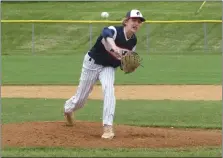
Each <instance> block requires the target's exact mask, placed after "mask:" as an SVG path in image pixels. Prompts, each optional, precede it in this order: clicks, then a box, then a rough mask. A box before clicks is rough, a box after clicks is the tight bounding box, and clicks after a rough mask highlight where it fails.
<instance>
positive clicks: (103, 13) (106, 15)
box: [101, 12, 109, 18]
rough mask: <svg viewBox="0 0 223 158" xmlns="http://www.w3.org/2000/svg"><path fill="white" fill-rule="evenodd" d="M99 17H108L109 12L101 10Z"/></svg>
mask: <svg viewBox="0 0 223 158" xmlns="http://www.w3.org/2000/svg"><path fill="white" fill-rule="evenodd" d="M101 17H102V18H108V17H109V13H108V12H102V13H101Z"/></svg>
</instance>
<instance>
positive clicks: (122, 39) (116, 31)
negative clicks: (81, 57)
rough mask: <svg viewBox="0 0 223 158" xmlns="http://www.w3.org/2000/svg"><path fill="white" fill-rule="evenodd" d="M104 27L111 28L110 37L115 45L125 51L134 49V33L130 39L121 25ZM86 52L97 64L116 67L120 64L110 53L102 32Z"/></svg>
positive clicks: (135, 40)
mask: <svg viewBox="0 0 223 158" xmlns="http://www.w3.org/2000/svg"><path fill="white" fill-rule="evenodd" d="M105 29H111V30H112V38H113V39H114V41H115V44H116V46H117V47H119V48H121V49H123V50H127V51H132V50H135V48H136V44H137V38H136V35H135V34H134V35H133V36H132V37H131V38H130V39H127V37H126V35H125V33H124V27H123V26H109V27H106V28H105ZM88 54H89V55H90V57H91V58H93V59H94V60H95V63H96V64H99V65H103V66H112V67H114V68H116V67H118V66H120V64H121V63H120V60H118V59H116V58H115V57H113V56H112V55H111V53H110V48H109V46H107V45H106V43H105V39H104V37H103V35H102V34H101V35H100V36H99V37H98V38H97V41H96V43H95V44H94V46H93V47H92V48H91V49H90V51H89V53H88Z"/></svg>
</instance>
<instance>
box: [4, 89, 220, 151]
mask: <svg viewBox="0 0 223 158" xmlns="http://www.w3.org/2000/svg"><path fill="white" fill-rule="evenodd" d="M76 88H77V87H75V86H2V98H18V97H20V98H63V99H68V98H69V97H71V96H72V95H73V94H74V93H75V91H76ZM115 90H116V98H117V99H134V100H135V99H146V100H163V99H170V100H221V99H222V89H221V86H220V85H216V86H210V85H187V86H186V85H181V86H180V85H174V86H171V85H142V86H116V89H115ZM89 99H102V91H101V87H100V86H96V87H95V88H94V90H93V92H92V93H91V95H90V97H89ZM148 115H149V112H148ZM61 117H62V118H61V119H63V116H61ZM15 131H16V132H15ZM115 132H116V137H115V139H113V140H111V141H105V140H102V139H101V138H100V136H101V134H102V127H101V123H100V122H84V121H76V123H75V125H74V126H73V127H67V126H65V125H64V122H63V121H61V122H26V123H17V124H15V123H12V124H3V125H2V146H3V147H5V146H18V147H28V146H29V147H31V146H49V147H52V146H61V147H90V148H118V147H121V148H125V147H126V148H161V147H168V148H170V147H191V146H200V147H204V146H221V142H222V133H221V130H204V129H176V128H152V127H135V126H127V125H115Z"/></svg>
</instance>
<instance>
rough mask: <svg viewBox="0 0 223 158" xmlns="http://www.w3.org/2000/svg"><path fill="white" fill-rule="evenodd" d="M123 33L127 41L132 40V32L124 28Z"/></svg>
mask: <svg viewBox="0 0 223 158" xmlns="http://www.w3.org/2000/svg"><path fill="white" fill-rule="evenodd" d="M124 32H125V35H126V38H128V39H130V38H132V36H133V34H134V33H133V32H132V31H130V30H128V29H126V28H124Z"/></svg>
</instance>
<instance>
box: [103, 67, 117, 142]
mask: <svg viewBox="0 0 223 158" xmlns="http://www.w3.org/2000/svg"><path fill="white" fill-rule="evenodd" d="M115 70H116V69H114V68H112V67H104V68H103V69H102V71H101V72H100V74H99V80H100V82H101V85H102V90H103V94H104V105H103V128H104V134H103V135H102V138H108V139H112V138H113V137H114V132H113V127H112V125H113V119H114V115H115V105H116V98H115V88H114V80H115Z"/></svg>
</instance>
